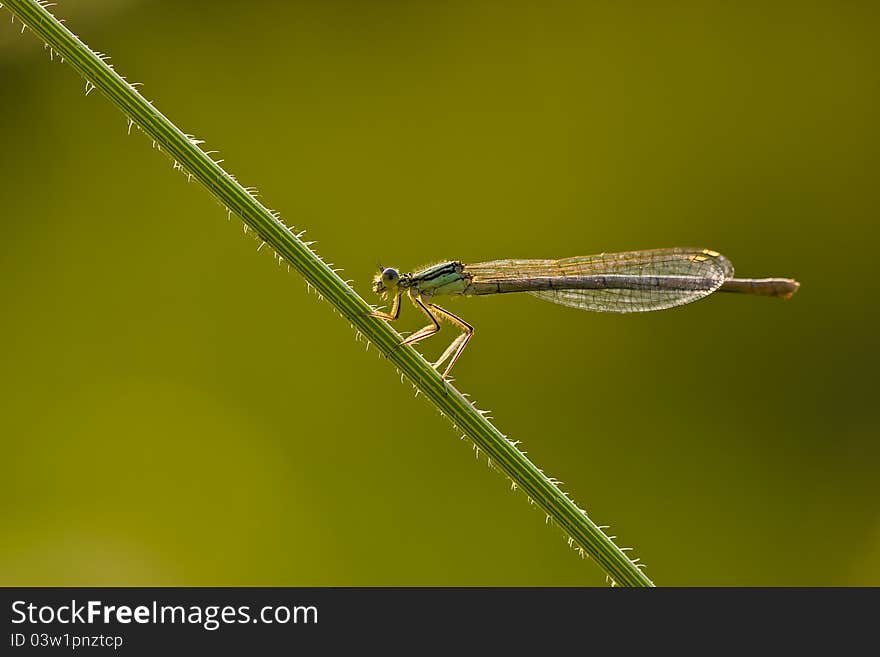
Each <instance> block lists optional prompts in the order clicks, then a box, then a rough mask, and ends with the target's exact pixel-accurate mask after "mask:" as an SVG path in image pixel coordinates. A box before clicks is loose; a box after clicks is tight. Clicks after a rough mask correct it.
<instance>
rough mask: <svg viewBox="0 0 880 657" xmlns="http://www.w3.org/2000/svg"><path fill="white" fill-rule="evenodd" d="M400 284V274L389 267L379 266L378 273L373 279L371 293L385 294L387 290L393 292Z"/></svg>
mask: <svg viewBox="0 0 880 657" xmlns="http://www.w3.org/2000/svg"><path fill="white" fill-rule="evenodd" d="M398 282H400V274H399V273H398V272H397V270H396V269H392V268H391V267H385V268H384V269H383V268H382V267H381V266H380V267H379V273H378V274H376V276H375V277H374V278H373V292H375V293H376V294H385V293H386V292H388V291H389V290H392V291H393V290H395V289H396V288H397V284H398Z"/></svg>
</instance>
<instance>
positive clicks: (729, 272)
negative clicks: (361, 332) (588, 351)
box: [465, 248, 733, 313]
mask: <svg viewBox="0 0 880 657" xmlns="http://www.w3.org/2000/svg"><path fill="white" fill-rule="evenodd" d="M465 272H466V273H468V274H470V275H472V276H473V278H472V282H473V283H474V284H477V285H476V287H481V286H482V287H483V288H486V289H488V288H489V286H491V285H496V286H497V289H498V290H499V291H503V292H515V291H522V292H528V293H529V294H533V295H534V296H536V297H538V298H540V299H544V300H545V301H551V302H553V303H558V304H562V305H563V306H571V307H573V308H580V309H582V310H594V311H600V312H618V313H626V312H645V311H649V310H662V309H664V308H672V307H673V306H680V305H683V304H686V303H691V302H692V301H696V300H698V299H702V298H703V297H705V296H708V295H710V294H712V293H713V292H714V291H715V290H717V289H718V288H719V287H721V285H722V284H723V283H724V281H725V280H727V279H728V278H731V277H732V276H733V265H731V263H730V261H729V260H727V258H725V257H724V256H722V255H721V254H720V253H718V252H716V251H710V250H708V249H688V248H674V249H654V250H650V251H629V252H626V253H601V254H599V255H592V256H579V257H575V258H565V259H563V260H494V261H491V262H481V263H477V264H473V265H471V264H469V265H466V266H465ZM545 284H546V285H548V286H552V287H553V289H536V288H540V287H542V286H544V285H545Z"/></svg>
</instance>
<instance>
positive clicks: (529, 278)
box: [372, 248, 799, 377]
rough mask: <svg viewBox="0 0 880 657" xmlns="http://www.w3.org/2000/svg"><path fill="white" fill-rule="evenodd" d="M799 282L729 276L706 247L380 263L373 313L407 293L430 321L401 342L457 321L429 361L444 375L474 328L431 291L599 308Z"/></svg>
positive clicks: (790, 287)
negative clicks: (407, 268) (417, 265)
mask: <svg viewBox="0 0 880 657" xmlns="http://www.w3.org/2000/svg"><path fill="white" fill-rule="evenodd" d="M798 286H799V283H798V282H797V281H795V280H793V279H790V278H757V279H756V278H734V277H733V265H732V264H730V261H729V260H728V259H727V258H725V257H724V256H723V255H721V254H720V253H718V252H717V251H711V250H709V249H685V248H675V249H654V250H651V251H629V252H626V253H601V254H599V255H592V256H581V257H575V258H565V259H564V260H493V261H491V262H479V263H476V264H464V263H462V262H443V263H440V264H437V265H433V266H432V267H427V268H426V269H423V270H421V271H418V272H415V273H412V274H401V273H399V272H398V271H397V270H396V269H393V268H391V267H387V268H384V267H381V266H380V267H379V273H378V274H377V275H376V277H375V278H374V279H373V291H374V292H376V293H377V294H381V295H383V296H386V295H390V296H391V297H392V299H393V300H392V303H391V311H390V312H387V313H385V312H379V311H376V312H373V313H372V315H373V317H378V318H380V319H384V320H387V321H394V320H396V319H397V318H398V317H399V316H400V300H401V297H402V296H403V294H404V293H407V294H408V295H409V298H410V300H411V301H412V302H413V304H415V305H416V306H417V307H418V308H419V309H420V310H421V311H422V312H423V313H425V315H427V317H428V319H430V320H431V323H430V324H429V325H428V326H425V327H424V328H422V329H420V330H418V331H416V332H415V333H413V334H412V335H410V336H408V337H407V338H406V339H405V340H404V341H403V342H402V343H401V344H415V343H416V342H419V341H420V340H424V339H425V338H428V337H431V336H432V335H434V334H435V333H437V332H438V331H439V330H440V320H441V319H445V320H447V321H449V322H451V323H452V324H454V325H455V326H458V327H459V328H460V329H462V333H461V335H459V336H458V337H457V338H456V339H455V340H453V342H452V344H450V345H449V347H448V348H447V349H446V351H444V352H443V354H442V355H441V356H440V358H439V359H438V360H437V362H435V363H434V368H435V369H438V370H439V368H440V366H441V365H442V364H443V363H444V362H446V361H447V360H448V361H449V362H448V364H447V365H446V369H445V370H443V376H444V377H446V375H448V374H449V371H450V370H451V369H452V366H453V365H454V364H455V361H457V360H458V358H459V356H461V352H462V351H464V348H465V347H466V346H467V343H468V342H469V341H470V339H471V337H472V336H473V334H474V327H473V326H471V325H470V324H468V323H467V322H466V321H464V320H463V319H461V318H460V317H456V316H455V315H453V314H452V313H451V312H449V311H448V310H444V309H443V308H441V307H440V306H438V305H436V304H434V303H432V302H431V299H433V298H434V297H436V296H441V295H444V294H448V295H452V294H459V295H474V296H476V295H483V294H505V293H507V292H527V293H529V294H532V295H534V296H536V297H539V298H541V299H544V300H546V301H552V302H553V303H559V304H562V305H564V306H571V307H574V308H580V309H582V310H595V311H599V312H615V313H628V312H645V311H649V310H663V309H664V308H672V307H673V306H681V305H683V304H686V303H690V302H692V301H696V300H697V299H702V298H703V297H705V296H708V295H710V294H712V293H713V292H716V291H718V290H720V291H721V292H742V293H746V294H759V295H764V296H771V297H781V298H783V299H788V298H789V297H790V296H791V295H792V294H794V293H795V291H797V289H798Z"/></svg>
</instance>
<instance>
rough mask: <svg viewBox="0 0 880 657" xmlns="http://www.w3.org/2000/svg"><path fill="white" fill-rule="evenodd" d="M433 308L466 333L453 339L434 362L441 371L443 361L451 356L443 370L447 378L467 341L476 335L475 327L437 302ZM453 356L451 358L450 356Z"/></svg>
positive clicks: (435, 366)
mask: <svg viewBox="0 0 880 657" xmlns="http://www.w3.org/2000/svg"><path fill="white" fill-rule="evenodd" d="M430 306H431V308H432V309H433V311H434V312H435V313H437V314H438V315H440V316H441V317H443V318H444V319H446V320H448V321H450V322H452V323H453V324H455V325H456V326H457V327H459V328H460V329H461V330H462V331H464V333H462V334H461V335H459V336H458V337H457V338H455V340H453V341H452V344H450V345H449V346H448V347H447V348H446V351H444V352H443V354H442V355H441V356H440V358H438V359H437V361H436V362H435V363H434V369H435V370H438V371H439V369H438V368H439V367H440V366H441V365H442V364H443V362H444V361H445V360H446V359H447V358H449V364H448V365H447V366H446V369H445V370H443V378H444V379H445V378H446V377H447V376H448V375H449V371H450V370H451V369H452V366H453V365H455V361H457V360H458V357H459V356H461V352H463V351H464V348H465V347H466V346H467V343H468V342H470V339H471V338H472V337H473V336H474V327H473V326H471V325H470V324H468V323H467V322H466V321H464V320H463V319H462V318H461V317H457V316H456V315H453V314H452V313H451V312H449V311H448V310H444V309H443V308H441V307H440V306H437V305H435V304H433V303H432V304H430ZM450 356H451V358H450Z"/></svg>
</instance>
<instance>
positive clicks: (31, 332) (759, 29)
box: [0, 0, 880, 585]
mask: <svg viewBox="0 0 880 657" xmlns="http://www.w3.org/2000/svg"><path fill="white" fill-rule="evenodd" d="M55 11H56V13H57V14H58V15H60V16H63V17H65V18H66V19H67V24H68V26H69V27H71V29H73V30H74V31H75V32H77V33H78V34H79V36H80V37H81V38H83V40H84V41H86V42H87V43H88V44H89V45H91V46H92V47H93V48H94V49H96V50H99V51H102V52H105V53H108V54H110V55H111V56H112V61H113V63H115V65H116V67H117V69H118V70H119V71H120V72H121V73H122V74H123V75H126V76H127V77H128V78H129V79H130V80H137V81H140V82H143V83H144V86H143V88H142V89H143V91H144V93H145V95H146V96H147V97H148V98H149V99H151V100H153V101H154V102H155V104H156V105H157V107H159V108H160V109H161V110H163V111H164V112H165V113H166V114H167V115H168V116H170V117H171V118H172V120H174V121H176V122H177V124H178V125H179V126H180V127H181V128H182V129H183V130H184V131H186V132H190V133H193V134H195V135H196V136H197V137H200V138H202V139H205V140H206V142H207V143H206V145H205V148H208V149H218V150H219V151H220V155H219V157H223V158H225V160H226V162H225V163H226V166H227V167H228V168H229V170H230V171H231V172H232V173H234V174H235V175H236V176H238V178H239V179H240V180H242V181H243V182H244V184H248V185H256V186H257V187H258V188H259V190H260V192H261V195H262V198H263V200H264V201H265V202H266V203H267V204H268V205H269V206H270V207H273V208H275V209H278V210H279V211H281V213H282V215H283V217H284V218H285V219H286V220H287V222H288V223H292V224H295V225H296V226H297V227H300V228H307V229H308V230H309V232H308V236H309V237H310V238H311V239H315V240H318V243H317V245H316V248H317V249H318V251H319V252H320V253H321V254H322V256H324V258H325V259H327V260H329V261H332V262H334V263H336V264H337V266H341V267H344V269H345V276H346V277H348V278H351V279H354V281H355V283H356V285H355V287H356V289H357V290H359V291H360V292H361V293H362V294H364V295H366V296H367V297H368V298H372V297H371V292H370V290H369V281H370V278H371V277H372V275H373V273H374V270H375V266H376V263H377V262H382V263H383V264H386V265H397V266H399V267H401V268H402V269H405V270H410V269H413V268H417V267H419V266H421V265H425V264H429V263H431V262H433V261H437V260H443V259H452V258H455V259H462V260H464V261H469V260H471V261H473V260H484V259H494V258H503V257H521V258H528V257H563V256H571V255H582V254H589V253H595V252H601V251H615V250H629V249H639V248H652V247H661V246H701V247H702V246H705V247H710V248H713V249H717V250H719V251H721V252H723V253H724V254H726V255H727V256H729V257H730V258H731V260H732V261H733V262H734V264H735V265H736V267H737V272H738V274H739V275H741V276H795V277H797V278H798V279H799V280H800V281H801V282H802V288H801V290H800V292H799V293H798V294H797V296H796V297H795V298H794V299H793V300H791V301H789V302H781V301H777V300H774V299H764V298H747V297H737V296H726V295H718V296H716V297H713V298H711V299H708V300H706V301H703V302H700V303H697V304H694V305H692V306H686V307H683V308H678V309H675V310H670V311H666V312H661V313H652V314H646V315H638V316H632V315H630V316H627V315H622V316H612V315H598V314H589V313H583V312H578V311H575V310H571V309H568V308H564V307H561V306H555V305H552V304H546V303H542V302H540V301H538V300H536V299H533V298H531V297H527V296H524V297H518V296H516V295H514V296H504V297H497V298H491V297H490V298H484V299H476V300H453V301H451V302H450V303H449V304H448V307H449V308H450V309H451V310H452V311H453V312H456V313H459V314H461V315H462V316H463V317H465V318H466V319H467V320H468V321H470V322H472V323H473V324H475V325H476V327H477V335H476V338H475V339H474V340H473V342H472V343H471V346H470V348H469V349H468V351H467V352H466V353H465V355H464V357H463V358H462V359H461V361H460V362H459V364H458V365H457V366H456V378H457V382H458V385H459V386H460V387H461V388H462V389H463V390H466V391H468V392H470V393H471V394H472V396H473V398H474V399H476V400H477V402H478V403H479V405H480V406H481V407H483V408H489V409H492V411H493V413H492V415H493V416H494V417H495V419H496V421H497V423H498V425H499V426H500V427H501V429H502V430H503V431H505V432H506V433H508V434H509V435H510V436H511V438H515V439H519V440H522V441H523V443H524V446H525V448H526V449H527V451H528V453H529V455H530V457H531V458H532V459H533V460H534V461H536V462H537V463H538V464H539V465H540V466H541V467H542V468H543V469H544V470H545V472H547V473H548V474H550V475H552V476H555V477H557V478H559V479H561V480H563V481H564V482H565V487H566V490H568V491H569V492H570V493H571V494H572V496H573V497H574V499H575V500H577V501H578V502H579V503H580V504H581V505H582V506H584V507H586V509H587V510H588V511H589V513H590V515H591V516H592V517H593V518H594V519H595V520H596V521H597V522H600V523H604V524H610V525H611V526H612V529H611V531H612V533H614V534H616V535H617V536H618V537H619V542H620V543H621V544H623V545H627V546H634V547H635V552H634V554H635V555H637V556H640V557H641V558H642V559H643V560H644V562H645V563H647V565H648V568H647V571H646V572H647V573H648V574H649V575H650V576H651V577H652V578H653V579H654V580H655V582H656V583H658V584H661V585H711V584H721V585H868V584H872V585H878V584H880V506H878V499H880V483H878V476H877V474H878V457H880V446H878V435H880V432H878V426H880V422H878V418H877V410H876V406H875V404H876V402H875V397H876V393H875V388H876V376H877V367H876V365H877V353H878V340H877V317H878V313H877V310H876V305H877V292H878V285H877V282H876V278H874V272H875V271H876V263H875V260H876V257H877V256H876V251H877V240H878V236H880V230H878V227H877V207H878V201H880V185H878V180H880V177H878V174H880V158H878V153H880V149H878V146H880V139H878V137H880V129H878V121H877V117H878V97H880V67H878V64H880V61H878V54H880V45H878V39H877V34H878V27H880V21H878V16H877V5H876V3H869V2H864V3H861V4H859V3H839V2H824V3H773V4H772V5H770V6H768V5H766V4H764V3H755V4H754V6H748V5H745V4H741V3H737V4H736V5H735V6H732V5H731V4H730V3H721V2H718V3H706V2H702V3H686V2H677V3H669V4H666V5H663V6H661V5H659V4H658V3H648V2H644V3H580V2H573V1H572V2H567V3H564V2H560V3H547V4H546V5H541V6H538V3H529V4H522V5H520V4H514V3H495V2H455V3H454V2H436V3H425V2H421V3H411V2H356V1H352V2H249V3H242V2H212V3H202V2H182V1H181V0H175V1H173V2H172V1H165V2H159V1H149V2H148V1H134V0H130V1H120V0H114V1H113V2H109V1H107V2H101V1H97V0H91V1H89V2H86V1H81V2H71V1H65V2H62V3H61V5H60V6H59V7H56V8H55ZM0 18H3V20H2V21H0V98H2V101H0V124H2V126H3V130H2V157H0V175H2V208H3V219H2V222H3V223H2V227H3V237H2V246H0V249H2V251H0V253H2V259H0V268H2V269H0V296H2V300H3V303H2V325H0V345H2V346H0V358H2V363H3V366H2V372H3V376H2V382H0V413H2V425H0V431H2V438H0V440H2V454H3V456H2V460H0V508H2V521H3V530H2V532H0V584H5V585H12V584H19V585H37V584H68V585H82V584H89V585H100V584H107V585H223V584H228V585H234V584H253V585H257V584H265V585H268V584H275V585H601V584H603V583H604V575H603V574H602V572H601V571H600V569H599V568H598V566H596V565H595V564H594V563H592V562H589V561H582V560H581V559H579V558H578V557H577V556H576V555H575V554H574V553H572V552H571V551H570V549H569V548H568V547H567V546H566V543H565V540H564V538H563V537H562V535H561V533H560V532H558V531H557V530H554V529H553V528H550V527H546V526H545V525H544V517H543V515H542V514H541V513H540V512H539V511H537V510H535V509H533V508H531V507H530V506H529V505H528V504H527V502H526V500H525V498H524V497H523V496H522V495H521V494H519V493H512V492H510V490H509V485H508V482H507V481H505V479H504V478H503V477H502V476H501V475H499V474H497V473H496V472H494V471H491V470H489V469H488V468H487V467H486V464H485V460H484V459H482V458H481V459H480V460H476V459H475V458H474V453H473V451H472V450H471V447H470V445H469V444H468V443H467V442H465V441H461V440H459V436H458V434H456V433H455V432H454V431H453V430H452V429H451V427H450V425H449V424H448V422H447V421H446V420H444V419H443V418H441V417H440V416H439V415H438V413H437V412H436V411H435V410H434V409H433V408H432V407H430V406H429V405H428V404H427V403H426V402H425V401H424V400H422V399H413V393H412V389H411V387H410V386H409V385H408V384H404V385H401V384H400V383H399V381H398V377H397V374H396V373H395V371H394V368H393V367H390V366H389V364H388V363H387V362H385V361H384V359H383V358H381V357H380V356H379V354H378V353H377V352H376V351H375V350H373V349H371V350H370V351H369V352H365V350H364V344H363V343H362V342H357V341H356V340H355V335H354V331H353V330H352V329H351V328H350V327H349V325H348V324H347V323H346V322H345V321H341V320H340V319H339V317H337V316H336V315H335V314H334V313H333V312H331V309H330V307H329V305H328V304H326V303H323V302H321V301H319V300H318V299H317V297H316V296H315V295H314V294H308V293H307V291H306V287H305V284H304V283H303V281H302V280H301V279H300V278H298V277H297V276H296V275H295V274H287V273H286V272H285V271H284V269H283V268H279V267H277V266H276V265H275V264H274V263H273V260H272V257H271V255H270V254H269V253H268V249H264V250H263V251H262V252H260V253H256V252H255V251H256V246H257V244H256V243H254V242H253V241H252V240H251V239H249V238H247V237H244V236H243V234H242V228H241V224H240V222H239V221H237V220H235V219H233V220H232V221H227V219H226V215H225V212H224V210H223V209H222V208H221V207H220V206H218V205H217V204H216V203H215V202H214V201H213V200H212V199H211V197H209V195H208V194H207V193H206V192H205V191H204V190H203V189H201V188H200V187H199V186H198V185H197V184H195V183H192V184H187V182H186V179H185V178H184V177H182V176H180V175H179V174H176V173H174V172H172V168H171V166H170V163H169V161H168V160H167V159H166V158H165V157H164V156H162V155H160V154H159V153H158V152H156V151H153V150H151V145H150V141H149V140H148V139H146V138H145V137H144V136H143V135H140V134H136V133H133V134H132V135H130V136H129V135H127V133H126V120H125V118H124V117H123V116H122V115H121V114H120V113H118V111H117V110H116V109H115V108H114V107H112V106H111V105H110V103H109V102H108V101H106V100H105V99H104V98H103V97H101V96H100V95H99V94H98V93H92V94H90V95H89V96H88V97H86V96H85V95H84V93H83V91H84V85H83V82H82V81H81V80H80V79H79V78H78V77H77V76H76V75H75V74H74V73H73V71H72V70H71V69H70V68H69V67H67V66H65V65H62V64H60V63H58V62H57V58H56V62H55V63H50V61H49V53H48V51H46V50H44V49H43V47H42V44H40V43H38V41H37V40H36V39H35V38H34V37H33V35H31V34H29V33H28V34H25V35H19V29H20V24H18V23H16V24H15V25H12V24H10V22H9V14H8V12H7V11H6V10H3V13H2V16H0ZM420 319H421V318H419V317H418V316H417V315H416V314H415V313H414V312H412V310H411V309H410V308H408V307H405V308H404V315H403V319H402V322H401V326H400V327H399V328H400V329H401V330H413V329H415V328H417V327H418V326H419V325H420ZM449 337H450V335H449V334H448V333H447V334H446V338H449ZM446 344H447V341H446V340H444V339H441V338H438V339H437V340H436V341H435V344H430V342H429V343H425V344H424V353H426V354H427V355H434V354H436V353H439V351H440V350H442V348H443V347H444V346H445V345H446Z"/></svg>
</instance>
